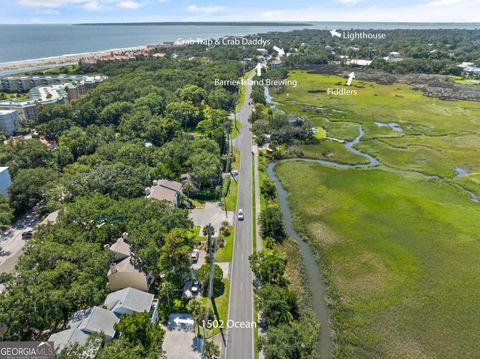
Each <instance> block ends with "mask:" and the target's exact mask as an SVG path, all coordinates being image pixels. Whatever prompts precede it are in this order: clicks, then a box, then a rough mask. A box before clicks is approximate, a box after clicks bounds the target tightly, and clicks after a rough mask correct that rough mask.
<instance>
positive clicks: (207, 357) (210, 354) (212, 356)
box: [202, 341, 220, 359]
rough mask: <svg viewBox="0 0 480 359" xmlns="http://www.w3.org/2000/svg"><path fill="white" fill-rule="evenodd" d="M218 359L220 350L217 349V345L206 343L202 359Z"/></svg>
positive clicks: (210, 342)
mask: <svg viewBox="0 0 480 359" xmlns="http://www.w3.org/2000/svg"><path fill="white" fill-rule="evenodd" d="M219 357H220V348H219V347H218V345H217V344H215V343H214V342H212V341H206V342H205V348H204V350H203V355H202V358H204V359H217V358H219Z"/></svg>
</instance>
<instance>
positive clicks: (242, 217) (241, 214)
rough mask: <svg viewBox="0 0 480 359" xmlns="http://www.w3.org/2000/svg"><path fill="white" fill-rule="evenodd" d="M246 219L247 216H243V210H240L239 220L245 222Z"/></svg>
mask: <svg viewBox="0 0 480 359" xmlns="http://www.w3.org/2000/svg"><path fill="white" fill-rule="evenodd" d="M244 218H245V216H244V215H243V209H239V210H238V220H239V221H243V219H244Z"/></svg>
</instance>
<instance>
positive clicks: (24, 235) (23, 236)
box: [22, 231, 33, 239]
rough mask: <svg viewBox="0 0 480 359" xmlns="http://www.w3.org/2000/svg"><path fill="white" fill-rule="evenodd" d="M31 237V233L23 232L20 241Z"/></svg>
mask: <svg viewBox="0 0 480 359" xmlns="http://www.w3.org/2000/svg"><path fill="white" fill-rule="evenodd" d="M32 237H33V231H25V232H23V233H22V239H29V238H32Z"/></svg>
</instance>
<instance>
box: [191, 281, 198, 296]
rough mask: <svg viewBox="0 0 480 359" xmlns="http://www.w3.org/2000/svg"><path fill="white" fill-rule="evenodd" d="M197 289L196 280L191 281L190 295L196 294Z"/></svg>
mask: <svg viewBox="0 0 480 359" xmlns="http://www.w3.org/2000/svg"><path fill="white" fill-rule="evenodd" d="M199 287H200V283H199V282H198V280H197V279H194V280H193V281H192V288H191V291H192V293H194V294H196V293H198V289H199Z"/></svg>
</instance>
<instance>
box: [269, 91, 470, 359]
mask: <svg viewBox="0 0 480 359" xmlns="http://www.w3.org/2000/svg"><path fill="white" fill-rule="evenodd" d="M265 98H266V101H267V103H270V104H273V105H274V107H276V105H277V103H276V102H274V101H273V98H272V97H271V96H270V93H269V91H268V88H265ZM364 135H365V131H364V129H363V126H362V125H359V135H358V136H357V137H356V138H355V139H354V140H352V141H349V142H345V143H344V146H345V148H346V149H347V150H348V151H349V152H351V153H353V154H356V155H359V156H362V157H364V158H365V159H367V160H368V163H363V164H345V163H338V162H335V161H328V160H320V159H309V158H293V159H286V160H283V161H281V162H286V161H302V162H313V163H319V164H321V165H324V166H330V167H335V168H339V169H351V168H372V167H376V166H379V165H381V163H380V161H379V160H378V159H376V158H375V157H373V156H371V155H369V154H367V153H365V152H362V151H360V150H358V149H356V148H355V147H354V146H355V145H356V144H358V143H359V142H360V140H361V139H362V137H363V136H364ZM277 163H278V162H270V163H269V165H268V169H267V172H268V176H269V177H270V179H271V180H272V181H273V182H274V183H275V187H276V189H277V192H278V200H279V203H280V209H281V211H282V215H283V218H284V223H285V227H286V231H287V234H288V235H289V236H290V237H291V238H293V239H294V240H295V241H296V242H297V244H298V247H299V250H300V252H301V254H302V256H303V262H304V265H305V274H306V277H307V280H308V283H309V288H310V291H311V294H312V309H313V311H314V312H315V315H316V317H317V320H318V321H319V323H320V325H321V332H320V338H319V345H320V353H319V354H320V358H322V359H325V358H332V357H333V354H332V352H333V340H332V338H331V329H330V321H329V318H330V313H329V312H330V311H329V308H328V305H327V302H326V287H327V286H326V283H325V278H324V277H323V274H322V272H321V270H320V266H319V265H318V263H317V261H316V258H315V256H314V254H313V253H312V249H311V248H310V246H309V244H308V243H307V242H306V241H304V240H303V239H302V237H301V236H300V235H299V234H298V233H297V232H296V231H295V229H294V227H293V224H292V212H291V209H290V207H289V205H288V199H287V197H288V192H287V191H286V190H285V189H284V188H283V186H282V184H281V182H280V180H279V179H278V177H277V175H276V174H275V166H276V165H277ZM398 171H399V172H402V171H401V170H398ZM406 172H415V173H417V174H420V175H422V176H423V177H424V178H427V179H436V180H439V181H441V182H443V183H445V184H449V185H452V184H451V183H448V182H446V181H445V180H444V179H443V178H441V177H438V176H431V175H426V174H424V173H421V172H417V171H408V170H407V171H406ZM454 186H455V187H458V188H460V189H461V190H463V191H464V192H465V193H467V194H468V195H469V196H470V198H471V200H472V201H474V202H479V199H478V196H477V195H476V194H475V193H473V192H472V191H469V190H467V189H465V188H463V187H461V186H457V185H454Z"/></svg>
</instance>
